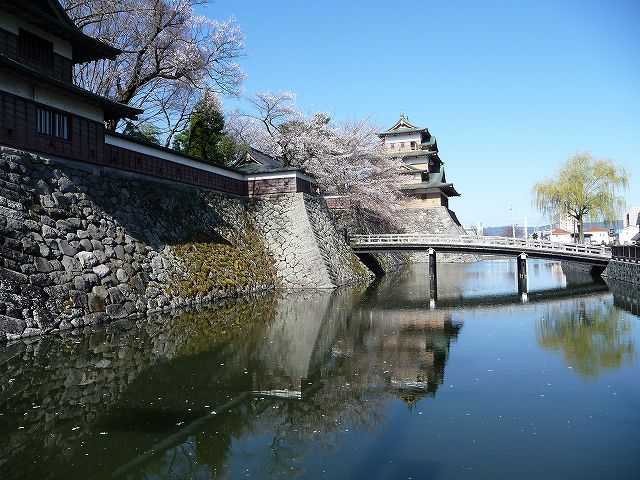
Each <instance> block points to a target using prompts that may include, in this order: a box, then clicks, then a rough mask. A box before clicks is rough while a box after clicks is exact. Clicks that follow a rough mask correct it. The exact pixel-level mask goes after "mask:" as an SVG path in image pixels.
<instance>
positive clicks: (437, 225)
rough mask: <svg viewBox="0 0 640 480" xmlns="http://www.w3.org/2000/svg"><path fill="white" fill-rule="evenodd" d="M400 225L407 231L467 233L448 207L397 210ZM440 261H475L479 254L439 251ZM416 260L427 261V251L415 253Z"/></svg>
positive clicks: (449, 233) (446, 233) (413, 258)
mask: <svg viewBox="0 0 640 480" xmlns="http://www.w3.org/2000/svg"><path fill="white" fill-rule="evenodd" d="M395 215H396V218H397V223H398V225H400V226H401V228H402V231H403V232H406V233H432V234H442V235H466V232H465V231H464V228H462V226H461V225H460V222H459V221H458V218H457V217H456V214H455V213H454V212H452V211H451V210H449V209H448V208H447V207H443V206H440V207H430V208H405V209H399V210H397V211H396V214H395ZM437 258H438V261H443V262H475V261H477V260H479V257H478V256H477V255H472V254H468V253H462V254H460V253H439V254H438V255H437ZM411 259H412V261H414V262H427V261H428V255H427V254H426V253H423V252H420V253H413V254H411Z"/></svg>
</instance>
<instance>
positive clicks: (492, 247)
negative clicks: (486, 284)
mask: <svg viewBox="0 0 640 480" xmlns="http://www.w3.org/2000/svg"><path fill="white" fill-rule="evenodd" d="M349 241H350V244H351V247H352V248H353V250H354V252H356V253H379V252H387V251H416V250H430V249H433V250H435V251H436V252H438V253H440V252H457V253H475V254H478V255H508V256H518V255H520V254H523V253H524V254H526V255H527V256H528V257H532V258H547V259H552V260H568V261H572V262H582V263H587V264H590V265H596V266H602V267H606V265H607V263H609V260H611V249H610V248H608V247H605V246H599V245H581V244H563V243H556V242H549V241H545V240H529V239H524V238H509V237H478V236H472V235H434V234H422V233H402V234H382V235H353V236H351V237H350V238H349Z"/></svg>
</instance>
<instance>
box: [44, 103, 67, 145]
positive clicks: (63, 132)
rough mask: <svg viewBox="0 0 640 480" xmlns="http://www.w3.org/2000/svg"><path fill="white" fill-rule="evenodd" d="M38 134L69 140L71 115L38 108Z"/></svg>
mask: <svg viewBox="0 0 640 480" xmlns="http://www.w3.org/2000/svg"><path fill="white" fill-rule="evenodd" d="M37 117H38V133H41V134H43V135H49V136H51V137H56V138H61V139H63V140H69V138H70V131H69V123H70V122H69V115H65V114H64V113H61V112H55V111H53V110H49V109H47V108H38V114H37Z"/></svg>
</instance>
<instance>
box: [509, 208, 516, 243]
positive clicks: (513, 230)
mask: <svg viewBox="0 0 640 480" xmlns="http://www.w3.org/2000/svg"><path fill="white" fill-rule="evenodd" d="M509 220H511V238H516V226H515V224H514V223H513V205H511V204H509Z"/></svg>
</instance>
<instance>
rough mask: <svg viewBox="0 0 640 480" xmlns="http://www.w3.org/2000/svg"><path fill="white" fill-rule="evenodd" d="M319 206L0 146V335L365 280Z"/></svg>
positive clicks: (300, 197)
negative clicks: (267, 291)
mask: <svg viewBox="0 0 640 480" xmlns="http://www.w3.org/2000/svg"><path fill="white" fill-rule="evenodd" d="M320 202H321V199H316V198H314V197H311V196H308V195H305V194H303V193H291V194H281V195H273V196H265V197H255V198H252V199H248V198H246V197H240V196H235V195H230V194H221V193H218V192H214V191H211V190H205V189H201V188H197V187H193V186H188V185H180V184H175V183H168V182H160V181H158V180H154V179H150V178H147V177H143V176H140V175H137V174H132V173H126V172H121V171H118V170H113V169H110V168H106V167H101V166H96V165H89V164H85V163H81V162H73V161H69V160H61V159H55V158H43V157H40V156H37V155H34V154H30V153H26V152H23V151H19V150H14V149H10V148H6V147H0V341H2V340H5V339H12V338H18V337H21V336H32V335H39V334H42V333H46V332H51V331H56V330H60V329H68V328H74V327H80V326H83V325H90V324H98V323H103V322H107V321H110V320H113V319H118V318H124V317H129V316H141V315H145V314H148V313H151V312H157V311H162V310H170V309H173V308H176V307H183V306H188V305H199V304H204V303H208V302H211V301H213V300H216V299H219V298H224V297H230V296H239V295H242V294H245V293H248V292H252V291H260V290H265V289H273V288H276V287H278V286H283V287H291V286H296V287H299V288H309V287H322V288H333V287H335V286H338V285H343V284H345V283H353V282H356V281H358V280H362V279H364V278H366V277H367V271H366V269H365V268H364V267H363V266H362V265H361V264H360V263H359V262H358V261H357V259H355V256H354V255H353V254H352V253H351V252H350V251H349V250H348V247H347V246H346V244H344V241H342V244H339V243H337V244H335V245H333V243H334V242H337V241H338V240H339V235H338V234H337V232H336V230H335V227H333V225H332V224H331V221H330V217H329V214H328V212H327V211H326V207H324V210H323V208H322V205H321V204H320ZM270 222H271V223H270ZM273 222H275V223H273ZM269 225H272V227H273V228H272V227H269ZM278 232H280V234H278V235H276V233H278ZM284 232H287V234H286V235H281V234H282V233H284ZM342 262H344V263H342Z"/></svg>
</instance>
